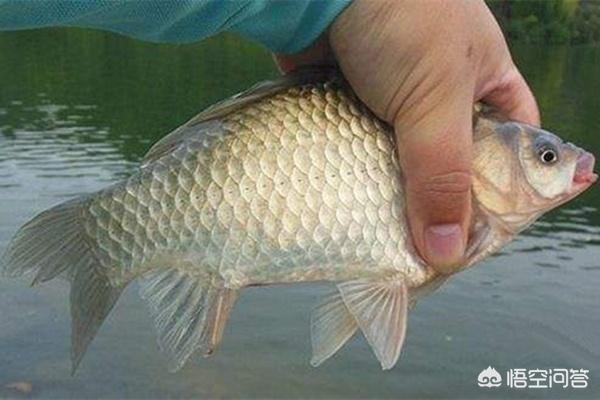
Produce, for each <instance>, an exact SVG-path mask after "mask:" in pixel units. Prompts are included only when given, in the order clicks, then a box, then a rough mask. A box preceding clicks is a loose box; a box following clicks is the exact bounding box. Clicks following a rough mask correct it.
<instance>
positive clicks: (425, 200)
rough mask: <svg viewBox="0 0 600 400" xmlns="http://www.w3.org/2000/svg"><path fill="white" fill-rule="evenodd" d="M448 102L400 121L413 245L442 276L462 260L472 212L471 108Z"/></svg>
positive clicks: (452, 100)
mask: <svg viewBox="0 0 600 400" xmlns="http://www.w3.org/2000/svg"><path fill="white" fill-rule="evenodd" d="M449 97H450V96H448V97H446V99H445V100H444V101H443V102H434V104H435V106H433V107H429V108H428V107H427V106H425V108H424V110H426V111H421V112H420V111H419V108H421V109H422V110H423V108H422V107H414V108H413V109H414V111H412V112H411V113H410V114H404V115H402V114H401V115H400V116H399V117H397V118H396V121H395V130H396V135H397V138H398V151H399V157H400V160H401V164H402V168H403V171H404V176H405V182H406V190H407V193H406V194H407V196H406V197H407V210H408V220H409V225H410V229H411V233H412V236H413V241H414V243H415V246H416V248H417V251H418V252H419V253H420V255H421V256H422V257H423V258H424V260H425V261H426V262H427V263H428V264H429V265H431V266H433V267H434V268H435V269H436V270H437V271H438V272H441V273H450V272H452V271H453V270H454V268H455V267H457V266H458V265H459V264H460V263H461V261H463V255H464V252H465V248H466V243H467V232H468V229H469V222H470V213H471V194H470V193H471V162H472V159H471V147H472V112H473V111H472V104H470V103H469V102H466V103H465V102H464V99H469V96H467V95H464V96H463V95H458V96H452V98H449ZM461 99H463V100H461ZM422 104H423V103H422ZM419 112H420V114H419ZM415 113H416V114H415Z"/></svg>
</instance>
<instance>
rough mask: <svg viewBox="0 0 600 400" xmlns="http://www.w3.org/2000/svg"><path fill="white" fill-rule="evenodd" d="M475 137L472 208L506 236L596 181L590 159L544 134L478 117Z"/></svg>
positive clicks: (583, 153)
mask: <svg viewBox="0 0 600 400" xmlns="http://www.w3.org/2000/svg"><path fill="white" fill-rule="evenodd" d="M474 132H475V134H474V147H475V148H474V164H473V165H474V184H473V192H474V196H475V200H476V203H478V204H479V205H480V207H481V208H482V209H483V210H485V212H486V213H487V214H489V215H491V216H493V217H494V218H496V219H497V220H499V221H500V222H501V223H502V225H503V226H504V227H505V228H507V229H508V231H509V232H511V233H514V234H516V233H518V232H519V231H521V230H523V229H525V228H526V227H527V226H529V225H530V224H531V223H532V222H533V221H535V219H537V218H538V217H539V216H540V215H542V214H543V213H545V212H547V211H549V210H551V209H553V208H555V207H557V206H559V205H561V204H563V203H565V202H567V201H569V200H571V199H572V198H574V197H576V196H578V195H579V194H580V193H582V192H583V191H584V190H586V189H587V188H589V187H590V186H591V185H592V184H593V183H594V182H595V181H596V180H597V179H598V175H596V174H595V173H594V162H595V159H594V156H593V155H592V154H591V153H589V152H587V151H585V150H583V149H581V148H579V147H577V146H575V145H574V144H572V143H567V142H564V141H563V140H562V139H560V138H559V137H558V136H556V135H554V134H552V133H550V132H547V131H545V130H543V129H540V128H537V127H534V126H531V125H527V124H522V123H517V122H512V121H506V120H501V119H493V118H484V117H482V118H479V120H478V121H476V123H475V129H474Z"/></svg>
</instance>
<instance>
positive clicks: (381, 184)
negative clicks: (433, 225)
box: [85, 83, 426, 286]
mask: <svg viewBox="0 0 600 400" xmlns="http://www.w3.org/2000/svg"><path fill="white" fill-rule="evenodd" d="M350 102H355V99H353V98H351V97H348V96H347V95H346V94H345V93H344V92H343V91H341V90H339V89H337V88H334V87H332V85H331V84H328V83H325V84H312V85H306V86H304V87H302V88H292V89H289V90H287V91H285V92H283V93H280V94H277V95H275V96H274V97H272V98H269V99H266V100H263V101H259V102H257V103H255V104H253V105H252V106H249V107H247V108H245V109H242V110H240V112H238V113H236V114H234V115H232V116H230V117H227V118H225V119H223V121H222V123H221V124H220V126H219V127H218V128H217V130H216V131H214V132H213V134H212V135H210V136H209V137H208V138H207V139H205V140H194V139H192V140H191V142H190V143H188V144H186V145H184V146H182V147H181V148H179V149H177V150H176V151H174V152H173V153H171V154H167V155H166V156H164V157H162V158H160V159H158V160H156V161H155V162H153V163H152V164H151V165H148V166H147V167H145V168H144V169H143V170H141V171H140V172H139V173H138V174H137V175H134V176H132V177H131V178H129V179H128V180H127V181H126V182H124V183H122V184H120V185H117V186H115V187H114V188H113V189H111V190H105V191H103V192H102V194H101V195H100V196H97V197H95V198H93V199H91V200H90V202H89V205H88V206H87V215H89V217H88V218H86V222H85V230H86V232H87V234H88V235H89V237H90V242H91V243H94V244H95V245H96V247H97V250H96V251H97V252H98V253H99V255H100V258H101V260H102V265H103V267H104V268H106V272H107V275H108V277H109V278H110V279H111V281H112V282H113V283H115V284H116V283H123V282H126V281H127V280H130V279H133V278H135V277H136V276H139V275H141V274H143V273H145V272H147V271H148V270H150V269H152V268H156V267H157V265H158V263H159V262H162V263H165V262H168V259H169V258H170V257H172V258H174V259H175V258H177V257H180V256H181V257H185V258H187V259H193V260H197V261H198V263H197V264H194V265H191V264H190V265H188V266H187V268H198V269H207V270H209V271H218V272H219V273H223V274H224V276H227V277H235V282H233V281H229V282H226V284H227V285H229V286H244V285H250V284H258V283H260V284H263V283H267V282H272V281H275V282H277V281H291V280H294V281H297V280H342V279H348V278H352V277H353V275H357V273H358V271H356V270H355V271H353V270H352V269H351V268H347V266H348V265H355V264H360V265H361V270H363V269H364V267H368V268H369V269H370V270H371V272H370V273H372V274H378V273H380V274H389V273H391V272H393V271H401V270H403V269H404V268H406V267H407V266H411V265H413V266H414V265H416V261H415V260H414V259H413V258H412V257H411V255H410V254H408V253H407V252H406V251H404V249H403V241H404V240H405V239H406V231H405V230H404V229H403V228H402V227H403V226H404V224H403V223H402V221H403V211H402V210H403V203H402V201H403V194H402V191H401V188H400V185H399V184H396V183H395V182H399V181H400V170H399V167H398V163H397V159H396V156H395V152H394V150H393V141H392V137H391V134H390V132H389V129H387V128H385V127H384V126H382V125H381V124H380V123H379V121H377V120H376V119H375V118H374V117H373V116H372V115H371V114H370V113H368V112H364V110H360V109H359V108H357V107H356V106H354V105H353V104H349V103H350ZM290 117H294V118H295V119H293V123H292V119H290ZM213 129H215V128H214V127H213ZM333 144H335V145H333ZM390 183H391V184H390ZM107 219H108V220H107ZM394 221H395V222H396V223H394ZM173 262H174V263H178V262H179V261H178V260H174V261H173ZM315 267H319V272H318V273H314V272H310V271H311V270H312V269H313V268H315ZM424 269H425V268H423V271H420V272H421V273H422V276H421V277H420V279H424V278H425V276H426V273H425V270H424ZM413 270H418V268H413ZM303 274H306V275H305V276H303ZM415 278H416V279H415V280H416V283H415V284H418V283H420V282H419V281H418V280H419V277H415Z"/></svg>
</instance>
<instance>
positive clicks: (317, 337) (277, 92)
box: [1, 70, 597, 370]
mask: <svg viewBox="0 0 600 400" xmlns="http://www.w3.org/2000/svg"><path fill="white" fill-rule="evenodd" d="M395 149H396V144H395V141H394V135H393V132H392V129H391V128H390V127H389V126H388V125H387V124H385V123H384V122H382V121H380V120H379V119H378V118H377V117H375V116H374V115H373V114H372V113H371V112H370V111H369V110H368V109H367V108H366V107H365V106H364V105H363V104H362V103H361V102H360V101H359V100H358V98H357V97H356V96H355V95H354V94H353V92H352V91H351V89H350V88H349V86H348V85H347V84H346V83H345V82H344V80H343V78H341V77H340V76H339V75H338V74H337V73H335V72H333V71H326V70H320V71H315V70H310V71H304V72H299V73H297V74H295V75H292V76H288V77H285V78H282V79H280V80H277V81H274V82H268V83H263V84H259V85H258V86H256V87H254V88H252V89H250V90H249V91H247V92H245V93H242V94H240V95H238V96H235V97H233V98H232V99H229V100H226V101H224V102H222V103H219V104H217V105H215V106H213V107H211V108H209V109H207V110H205V111H204V112H202V113H200V114H199V115H198V116H196V117H195V118H193V119H192V120H190V121H189V122H188V123H186V124H184V125H183V126H181V127H180V128H178V129H176V130H175V131H173V132H172V133H171V134H169V135H168V136H166V137H165V138H163V139H162V140H161V141H159V142H158V143H157V144H156V145H155V146H154V147H153V148H152V149H151V150H150V152H149V153H148V154H147V156H146V158H145V159H144V161H143V163H142V165H141V166H140V168H139V170H138V171H136V172H135V173H134V174H133V175H132V176H131V177H129V178H128V179H126V180H123V181H120V182H117V183H115V184H114V185H112V186H109V187H107V188H105V189H103V190H101V191H99V192H96V193H92V194H90V195H87V196H83V197H80V198H77V199H74V200H71V201H69V202H66V203H64V204H60V205H58V206H56V207H54V208H51V209H49V210H47V211H44V212H42V213H41V214H39V215H38V216H37V217H35V218H34V219H32V220H31V221H30V222H28V223H27V224H25V225H24V226H23V227H22V228H21V229H20V230H19V231H18V233H17V234H16V235H15V237H14V239H13V241H12V242H11V244H10V246H9V248H8V250H7V252H6V254H5V255H4V257H3V262H2V264H1V265H3V267H2V272H3V274H4V275H7V276H20V275H23V274H26V273H32V274H34V283H40V282H44V281H48V280H50V279H52V278H55V277H57V276H63V277H66V278H67V279H69V280H70V281H71V315H72V361H73V368H74V369H75V368H76V367H77V365H78V364H79V362H80V361H81V358H82V356H83V354H84V352H85V350H86V349H87V347H88V345H89V344H90V342H91V340H92V339H93V337H94V335H95V334H96V332H97V330H98V328H99V327H100V324H101V323H102V321H103V320H104V319H105V317H106V316H107V314H108V313H109V312H110V310H111V308H112V307H113V305H114V304H115V302H116V300H117V299H118V297H119V295H120V294H121V292H122V291H123V289H124V288H125V287H126V286H127V285H128V284H129V283H130V282H131V281H133V280H135V279H138V278H140V281H141V295H142V297H143V298H144V299H145V300H146V301H147V302H148V303H149V305H150V309H151V312H152V315H153V317H154V319H155V322H156V327H157V329H158V342H159V345H160V348H161V349H162V350H163V351H165V352H166V353H167V355H168V357H169V367H170V369H171V370H177V369H178V368H180V367H181V366H182V365H183V364H184V363H185V361H186V360H187V359H188V357H189V356H190V355H191V354H192V352H193V351H194V350H196V349H200V351H201V352H202V353H203V354H205V355H208V354H211V353H212V352H213V351H214V350H215V348H216V346H217V345H218V344H219V341H220V339H221V336H222V333H223V329H224V326H225V323H226V321H227V317H228V315H229V312H230V310H231V309H232V307H233V305H234V302H235V300H236V298H237V297H238V293H239V291H240V290H241V289H243V288H244V287H247V286H252V285H266V284H274V283H283V282H288V283H293V282H306V281H331V282H335V291H334V292H333V293H332V294H331V295H329V296H327V297H326V298H325V300H324V301H323V303H322V304H320V305H319V306H318V307H317V308H316V309H315V311H314V314H313V317H312V320H311V334H312V347H313V358H312V361H311V363H312V364H313V365H319V364H320V363H322V362H323V361H325V360H326V359H327V358H329V357H330V356H332V355H333V354H334V353H335V352H336V351H337V350H338V349H339V348H340V347H342V345H343V344H344V343H345V342H346V341H347V340H348V339H349V338H350V337H351V336H353V335H354V333H355V332H356V331H357V330H359V329H360V331H362V333H363V334H364V336H365V337H366V339H367V341H368V343H369V344H370V345H371V347H372V349H373V351H374V353H375V356H376V357H377V359H378V360H379V362H380V363H381V366H382V368H383V369H389V368H392V367H393V366H394V364H395V363H396V361H397V359H398V357H399V355H400V351H401V348H402V344H403V342H404V337H405V332H406V321H407V315H408V310H409V306H410V305H411V304H412V303H414V302H415V301H416V299H417V298H419V297H420V296H422V295H424V294H427V293H429V292H431V291H433V290H435V289H436V288H437V287H438V286H439V285H441V284H443V283H444V281H445V280H446V279H447V278H448V277H449V276H450V275H440V274H439V273H437V272H436V271H435V270H434V269H433V268H431V267H430V266H428V265H427V264H426V263H425V262H424V261H423V260H422V259H421V257H419V255H418V254H417V252H416V251H415V249H414V247H413V246H412V244H411V239H410V235H409V231H408V227H407V222H406V211H405V195H404V189H403V186H404V185H403V175H402V170H401V168H400V164H399V162H398V158H397V153H396V150H395ZM593 164H594V157H593V156H592V155H591V154H590V153H587V152H585V151H583V150H581V149H579V148H577V147H575V146H574V145H572V144H568V143H564V142H563V141H561V140H560V139H559V138H558V137H556V136H555V135H553V134H551V133H548V132H546V131H543V130H541V129H538V128H534V127H531V126H527V125H523V124H519V123H516V122H511V121H507V120H505V119H503V118H502V117H500V116H498V115H495V114H494V112H493V111H490V110H486V109H485V108H480V109H477V110H476V111H475V117H474V158H473V168H474V176H473V215H474V218H473V222H472V226H471V228H470V241H469V244H468V248H467V252H466V256H465V259H464V263H463V264H462V265H461V268H458V269H457V270H456V271H454V272H458V271H459V270H461V269H463V268H466V267H469V266H471V265H473V264H474V263H475V262H477V261H479V260H481V259H483V258H484V257H485V256H487V255H489V254H491V253H493V252H494V251H496V250H498V249H499V248H500V247H501V246H503V245H505V244H506V243H508V242H509V241H510V240H511V239H512V238H513V237H514V236H515V235H516V234H517V233H519V232H520V231H522V230H523V229H525V228H526V227H527V226H529V225H530V224H531V223H532V222H533V221H534V220H536V219H537V218H538V217H539V216H541V215H542V214H543V213H544V212H546V211H548V210H550V209H552V208H554V207H556V206H558V205H560V204H562V203H564V202H566V201H568V200H569V199H571V198H573V197H575V196H577V195H578V194H579V193H581V192H582V191H583V190H585V189H587V188H588V187H589V186H590V185H591V184H592V183H593V182H594V181H595V180H596V178H597V176H596V175H595V174H594V173H593Z"/></svg>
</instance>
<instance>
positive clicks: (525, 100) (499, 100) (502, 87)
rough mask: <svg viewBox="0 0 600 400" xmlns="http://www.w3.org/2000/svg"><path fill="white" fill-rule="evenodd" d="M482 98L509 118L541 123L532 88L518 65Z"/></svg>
mask: <svg viewBox="0 0 600 400" xmlns="http://www.w3.org/2000/svg"><path fill="white" fill-rule="evenodd" d="M482 100H483V101H484V102H485V103H487V104H489V105H492V106H494V107H496V108H497V109H498V110H499V111H501V112H502V113H503V114H504V115H506V116H507V117H508V118H509V119H512V120H514V121H520V122H524V123H527V124H530V125H534V126H539V125H540V111H539V109H538V105H537V102H536V101H535V97H534V96H533V93H532V92H531V89H530V88H529V86H528V85H527V82H525V79H524V78H523V76H522V75H521V73H520V72H519V70H518V69H517V67H516V66H513V67H512V68H511V69H510V71H509V72H508V73H507V74H505V75H504V77H503V78H502V79H501V80H500V82H499V83H498V84H497V85H496V86H495V87H493V88H492V89H491V90H490V91H489V92H488V93H486V94H484V96H483V98H482Z"/></svg>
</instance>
